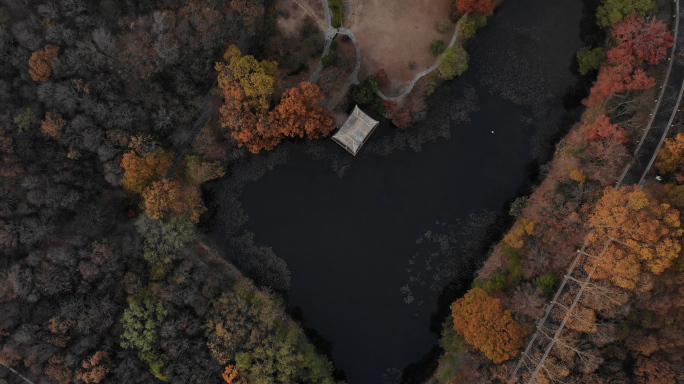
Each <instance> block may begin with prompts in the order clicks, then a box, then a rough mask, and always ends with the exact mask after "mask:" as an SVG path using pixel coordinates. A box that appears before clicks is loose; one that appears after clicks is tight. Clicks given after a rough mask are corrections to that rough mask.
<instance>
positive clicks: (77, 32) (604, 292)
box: [0, 0, 684, 384]
mask: <svg viewBox="0 0 684 384" xmlns="http://www.w3.org/2000/svg"><path fill="white" fill-rule="evenodd" d="M499 3H500V1H495V0H455V1H453V5H454V11H453V14H452V15H451V19H452V21H454V22H457V25H456V27H457V28H458V31H459V33H460V35H461V36H462V39H461V40H459V44H457V45H455V46H454V47H453V48H452V49H447V50H446V52H444V55H442V56H441V57H440V58H439V59H438V60H439V62H440V64H441V67H440V70H439V73H440V76H441V78H442V79H447V80H448V79H451V78H453V77H455V76H458V75H460V74H461V73H463V71H465V70H466V69H467V61H468V56H467V53H466V52H465V50H464V49H463V47H462V44H461V43H462V41H463V40H465V39H467V38H468V37H470V36H472V35H473V34H474V33H475V31H476V30H477V29H478V28H480V27H482V26H484V24H485V23H486V20H487V19H486V15H489V14H491V13H492V12H493V11H494V9H495V7H496V6H497V5H498V4H499ZM0 4H1V7H0V159H1V161H0V252H2V253H1V255H2V259H1V260H0V262H1V263H0V312H1V314H0V365H2V366H3V367H2V368H0V384H4V383H20V382H31V383H72V382H74V383H143V382H144V383H149V382H173V383H295V382H296V383H335V382H338V383H341V382H342V380H344V375H343V373H341V372H339V371H335V370H334V369H333V368H334V367H333V364H332V362H331V361H330V356H328V353H329V350H326V349H325V348H317V347H315V346H314V345H313V344H312V343H311V342H310V341H309V340H308V339H307V337H306V335H305V332H304V330H303V329H302V328H301V326H300V325H298V324H297V323H296V322H295V321H293V320H292V319H291V317H290V316H289V315H288V314H287V312H286V310H285V307H286V304H285V303H284V301H283V298H282V297H283V296H282V295H281V293H283V292H285V291H287V288H288V286H289V274H288V271H287V267H286V266H285V265H284V263H283V261H282V260H281V259H278V258H277V257H275V256H274V255H273V254H272V252H271V251H270V250H268V249H266V248H263V247H261V248H260V247H255V246H254V244H253V241H252V238H251V237H250V236H249V235H245V236H243V237H241V238H239V239H238V240H236V241H235V242H234V246H235V249H233V250H229V252H230V253H231V254H232V255H233V257H232V259H233V260H231V261H235V265H233V264H231V263H230V262H229V261H227V260H225V259H224V258H223V257H221V256H220V255H219V254H218V252H216V251H215V250H214V249H212V247H211V245H210V244H209V243H210V241H208V239H207V237H206V236H205V235H204V234H203V233H202V231H201V230H200V229H199V228H200V227H199V225H201V224H202V223H203V222H206V221H208V219H209V217H208V216H209V215H210V214H211V209H208V208H207V207H205V201H204V199H203V197H202V192H203V189H202V184H203V183H205V182H207V181H210V180H214V179H217V178H220V177H231V175H230V172H231V165H232V164H234V163H235V162H239V161H241V160H242V159H244V158H245V157H247V156H261V155H263V153H264V152H265V151H269V150H271V149H273V148H274V147H275V146H276V145H278V144H279V143H281V142H282V141H283V140H286V139H295V140H296V139H303V138H306V139H316V138H320V137H324V136H327V135H328V134H330V133H331V132H332V130H333V129H334V128H335V122H334V120H333V118H332V117H331V111H330V110H328V109H327V108H325V107H323V106H321V105H322V104H323V103H321V102H322V101H323V100H324V99H325V98H326V97H327V96H329V91H330V89H328V88H331V87H332V86H331V85H330V84H333V83H334V81H332V80H330V81H329V83H330V84H328V85H327V86H325V85H324V84H325V81H324V82H323V83H322V84H321V88H323V89H321V88H319V85H316V84H311V83H308V82H300V81H295V79H294V77H293V76H296V74H297V73H299V72H298V71H299V69H300V68H302V66H303V65H304V62H305V61H306V60H308V59H310V58H313V57H316V56H318V55H321V53H322V52H323V48H322V46H323V44H324V41H323V38H322V36H321V33H320V31H318V29H317V27H315V26H313V22H311V21H306V22H305V23H304V24H305V25H304V27H303V28H302V29H301V31H299V32H298V33H300V36H299V37H300V39H286V38H284V37H283V36H280V35H279V33H278V32H277V31H276V30H275V28H274V19H275V17H276V12H275V9H274V7H273V4H270V3H269V2H262V1H260V0H232V1H225V0H162V1H156V0H155V1H152V0H143V1H132V0H102V1H85V0H61V1H59V2H49V1H45V2H34V1H22V0H0ZM596 5H597V9H596V13H595V15H592V18H593V22H594V23H595V24H596V26H597V28H600V29H601V31H603V32H602V33H604V34H605V37H606V38H605V39H601V40H600V41H598V40H595V41H587V43H588V46H587V47H586V48H583V49H582V50H580V51H579V52H578V53H577V66H578V70H579V72H580V73H582V74H583V75H584V76H586V77H585V79H591V80H590V81H591V82H592V84H593V86H592V87H591V89H590V91H589V94H588V96H587V97H586V98H585V99H584V101H583V103H584V105H585V106H586V111H585V112H584V114H583V115H582V119H581V121H580V122H579V123H577V124H576V125H575V126H574V127H573V128H572V129H571V130H570V131H569V132H568V133H567V136H565V137H564V138H563V139H562V140H561V141H560V142H559V143H558V144H557V146H556V151H555V154H554V158H553V161H552V162H550V163H549V164H547V165H545V166H543V167H542V177H543V181H541V183H540V184H539V185H538V186H537V187H536V188H535V190H534V191H533V193H531V194H530V195H529V196H521V197H518V198H517V199H516V200H515V201H514V203H513V204H512V205H511V208H510V215H511V216H514V217H515V218H516V219H515V222H514V224H513V226H512V228H511V229H510V230H509V231H507V232H506V233H505V235H504V236H503V239H502V240H501V241H500V242H499V243H498V244H497V245H496V246H495V247H494V248H493V249H492V250H491V252H490V253H489V255H488V258H487V260H486V262H485V263H484V264H483V265H482V267H481V269H480V270H479V271H478V274H477V278H476V279H475V281H474V282H473V284H472V287H471V288H470V289H469V290H468V291H467V292H466V293H465V294H464V295H463V297H462V298H459V299H458V300H456V301H455V302H454V303H453V305H452V306H451V316H450V317H449V318H448V319H447V321H445V323H444V326H443V332H442V339H441V342H440V347H441V349H442V351H443V354H442V357H441V358H440V359H439V366H438V367H437V368H436V372H435V374H434V376H433V378H432V379H431V382H435V383H441V382H445V383H446V382H460V383H492V382H505V381H506V380H508V378H509V377H510V374H511V372H512V370H513V368H514V367H515V364H516V363H517V358H519V356H520V352H521V350H522V349H523V348H524V346H525V344H526V342H527V340H529V336H530V335H531V334H532V333H533V332H534V330H535V319H537V318H538V317H539V316H540V315H542V314H543V312H544V311H543V308H544V305H545V304H546V303H547V302H548V301H549V300H550V299H551V298H552V297H553V294H554V293H555V290H556V288H557V287H558V284H559V281H560V277H561V276H562V275H563V274H565V273H566V271H567V267H568V265H569V264H570V263H571V261H572V260H573V258H574V257H575V254H576V253H577V252H576V250H577V249H578V248H580V247H582V245H586V246H587V248H586V249H587V250H588V252H590V253H593V254H600V255H601V258H600V261H598V262H596V264H591V265H590V264H587V265H586V266H585V268H587V269H591V270H592V273H593V274H594V279H593V280H592V283H591V286H590V287H589V288H585V291H584V293H583V294H582V295H581V296H580V297H581V300H580V301H579V302H578V305H577V306H574V307H573V310H572V311H571V315H572V316H571V319H570V321H568V322H567V324H566V326H565V329H564V331H563V333H562V334H561V337H560V338H559V339H558V342H557V343H556V344H555V346H554V348H553V349H552V351H551V354H550V355H549V356H548V358H547V360H546V364H545V365H544V369H543V370H542V371H541V373H540V374H539V375H538V376H537V377H535V379H536V380H537V381H539V382H540V383H546V382H549V383H551V382H566V383H633V382H636V383H663V384H665V383H678V382H684V364H683V363H682V357H683V356H684V354H683V352H684V328H683V327H684V319H683V317H684V310H683V308H684V302H682V300H681V299H680V297H681V295H682V293H683V292H684V279H682V277H684V274H682V271H684V262H682V258H681V253H682V246H681V242H682V234H683V232H684V230H683V229H682V227H681V223H680V210H681V209H684V186H682V185H681V184H682V183H684V162H683V159H684V136H683V135H682V134H679V133H678V131H679V130H680V129H681V122H679V121H676V122H675V123H676V124H675V127H674V128H673V129H672V130H671V132H672V134H671V137H670V138H668V139H667V140H666V141H665V143H664V145H663V147H662V149H661V150H660V152H659V157H658V160H657V161H656V163H655V165H654V169H653V171H652V172H653V176H655V175H658V176H659V178H660V179H662V180H660V181H653V180H651V182H649V183H647V185H646V187H645V188H643V189H640V188H636V187H623V188H620V189H615V188H613V186H614V184H615V182H616V181H617V180H618V178H619V177H620V175H621V173H622V170H623V169H624V167H625V166H626V164H627V163H628V161H629V160H630V155H629V154H630V153H631V152H632V151H633V150H634V148H635V147H636V145H638V142H637V140H639V138H640V137H641V132H642V129H643V128H644V126H645V125H646V124H647V123H648V121H649V113H652V110H651V108H652V103H653V100H654V99H656V97H657V94H658V84H659V82H661V81H662V77H663V75H664V73H665V71H666V70H667V64H666V63H667V60H666V58H667V57H668V48H670V47H671V46H672V44H673V37H672V34H671V33H670V31H671V30H672V25H670V24H671V23H672V18H671V17H670V16H669V15H671V9H670V7H672V4H671V3H670V2H667V1H662V2H660V3H656V2H654V1H652V0H604V1H602V2H597V4H596ZM463 14H467V15H468V16H467V17H464V18H461V16H462V15H463ZM335 41H336V40H335ZM442 48H444V47H442ZM434 50H435V52H437V51H440V49H439V47H435V48H434ZM335 54H336V53H335V52H333V53H332V54H331V55H332V56H330V58H329V59H326V60H328V61H335V60H334V59H335V57H334V56H335ZM675 60H681V58H679V57H676V58H675ZM333 67H334V66H333ZM333 69H334V68H333ZM335 70H336V71H337V72H340V71H341V70H340V69H339V68H338V69H335ZM330 71H332V69H331V70H330ZM338 77H339V76H338ZM324 79H325V76H324ZM438 80H439V79H438V78H437V76H436V75H435V76H428V77H426V78H425V79H424V80H423V81H422V82H421V83H420V84H419V86H417V87H416V88H415V91H413V92H412V93H411V94H409V95H408V96H407V98H406V99H405V100H404V102H403V103H402V104H401V105H397V104H395V103H392V102H390V103H385V102H382V101H381V100H380V99H379V98H378V97H377V96H376V91H377V90H378V89H379V87H380V86H381V84H382V83H383V82H385V81H387V79H386V78H385V75H384V74H383V73H382V72H379V73H377V74H374V75H371V76H369V77H368V78H367V79H365V80H364V81H362V82H361V83H360V84H358V85H354V86H352V87H351V88H350V90H349V93H348V95H347V98H346V100H345V101H344V102H343V108H344V106H345V105H346V106H349V105H352V104H354V103H358V104H361V105H365V106H370V107H372V108H374V109H376V110H377V111H378V112H381V113H382V114H384V115H385V117H388V118H390V119H392V121H393V123H394V125H395V126H397V127H400V128H406V127H408V126H409V125H410V124H411V122H412V121H415V120H420V119H421V118H422V117H424V114H425V108H426V106H425V97H427V96H429V94H430V93H431V92H432V91H434V87H435V86H437V84H438ZM319 83H320V82H319ZM332 88H334V87H332ZM236 215H238V213H236ZM236 220H237V219H236ZM446 241H448V240H446ZM445 276H451V275H450V274H449V273H448V272H445ZM552 315H553V316H564V315H565V314H564V313H563V314H557V313H554V314H552ZM309 335H310V333H309ZM526 379H529V377H528V378H526Z"/></svg>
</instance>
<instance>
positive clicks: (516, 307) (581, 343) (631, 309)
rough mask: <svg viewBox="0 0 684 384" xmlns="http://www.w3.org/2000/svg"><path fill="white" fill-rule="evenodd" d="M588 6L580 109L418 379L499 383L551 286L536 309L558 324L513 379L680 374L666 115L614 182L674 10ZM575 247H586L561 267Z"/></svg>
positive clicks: (653, 88) (672, 143)
mask: <svg viewBox="0 0 684 384" xmlns="http://www.w3.org/2000/svg"><path fill="white" fill-rule="evenodd" d="M671 7H672V8H671ZM594 11H595V14H593V15H592V16H594V17H593V22H594V23H595V24H596V25H597V26H598V27H600V28H601V30H602V31H605V34H606V38H605V41H597V40H596V39H593V40H591V39H588V40H589V41H585V42H586V43H587V44H588V45H587V47H585V48H583V49H581V50H580V51H579V52H578V53H577V64H578V70H579V72H580V73H581V74H583V75H585V76H588V77H590V78H593V79H594V81H593V85H592V87H591V89H590V91H589V94H588V96H587V97H586V98H585V99H584V100H583V104H584V105H585V106H586V110H585V112H584V114H583V115H582V118H581V121H580V122H578V123H577V124H575V125H574V126H573V127H572V129H571V130H570V131H569V132H568V133H567V135H566V136H565V137H564V138H563V139H562V140H561V141H560V142H559V143H558V144H557V145H556V150H555V153H554V158H553V160H552V162H550V163H549V164H548V165H547V166H545V167H544V168H543V169H542V172H543V176H544V179H543V181H542V182H541V183H540V184H539V185H538V186H537V187H536V188H535V189H534V191H533V192H532V193H531V194H530V195H529V196H520V197H518V198H517V199H516V200H515V201H514V202H513V204H512V205H511V207H510V215H511V216H515V217H516V218H517V219H516V221H515V224H514V225H513V227H512V228H511V229H510V230H509V231H508V232H507V233H506V234H505V236H503V239H502V240H501V241H500V242H499V243H498V244H496V245H495V247H494V248H493V250H492V251H491V253H490V254H489V256H488V258H487V259H486V261H485V262H484V264H483V265H482V267H481V268H480V270H479V271H478V273H477V278H476V279H475V281H474V282H473V285H472V287H471V288H470V290H468V291H467V293H465V295H464V296H463V297H462V298H460V299H458V300H456V301H455V302H454V303H453V304H452V306H451V315H452V316H450V318H449V319H448V320H447V321H445V323H444V326H443V332H442V339H441V342H440V345H441V347H442V348H443V350H444V353H443V355H442V357H441V358H440V360H439V366H438V368H437V371H436V373H435V375H434V376H433V378H432V379H431V380H430V382H434V383H438V382H439V383H442V382H459V383H492V382H508V381H509V380H510V379H511V374H512V373H513V372H514V369H515V368H516V365H517V364H518V361H519V360H520V359H522V358H523V357H522V356H521V352H522V350H523V349H524V348H525V346H526V345H527V343H528V341H529V340H530V338H531V336H532V335H533V334H534V333H535V331H537V332H538V333H541V334H544V332H551V331H554V332H555V328H553V329H551V328H548V327H546V325H545V324H542V325H539V323H536V320H537V319H539V318H540V317H542V316H543V315H544V313H545V311H546V308H547V305H548V304H549V302H550V300H552V299H555V300H556V303H555V304H554V305H555V307H554V309H553V310H551V312H550V313H549V319H550V320H549V321H550V322H556V323H560V322H561V321H562V324H563V325H564V326H563V327H561V329H562V331H560V332H559V333H558V334H556V337H555V338H554V343H553V344H552V347H551V349H550V353H549V354H548V355H547V356H543V354H542V353H538V352H537V350H535V349H534V348H533V349H531V350H530V354H529V355H526V356H524V364H528V366H532V369H529V370H527V369H526V367H525V366H524V367H523V370H522V371H521V372H523V374H522V375H518V376H515V379H516V380H519V382H530V381H531V382H538V383H560V382H562V383H644V384H645V383H661V384H665V383H671V384H675V383H681V382H684V365H683V364H682V356H683V355H682V353H683V352H684V338H683V335H684V333H683V332H682V331H683V330H684V329H683V328H682V325H683V324H684V322H683V321H682V316H683V315H684V311H682V308H684V306H683V304H682V302H681V295H682V292H684V291H683V290H684V285H683V284H684V280H682V277H683V276H684V274H682V271H683V266H684V264H682V257H681V254H682V245H681V244H682V234H683V233H684V230H683V229H682V225H681V222H680V214H681V210H682V209H684V205H683V200H682V188H683V187H682V186H681V185H680V184H681V182H682V181H683V180H684V178H682V176H681V172H682V166H683V165H684V163H682V159H683V157H682V156H683V155H684V152H683V148H684V136H682V134H681V133H678V132H680V131H681V128H682V125H681V120H680V119H679V118H677V119H675V121H674V125H673V126H672V128H671V130H670V138H668V139H666V140H665V142H664V144H663V147H662V148H661V149H660V150H659V152H658V157H657V160H656V162H655V164H654V166H653V168H652V169H651V174H650V176H649V177H648V178H647V181H646V183H645V185H644V187H643V188H639V187H635V186H620V187H619V188H617V189H616V188H615V184H616V182H617V181H618V180H619V179H620V176H621V175H622V173H623V169H625V167H626V166H627V165H628V163H629V162H630V161H631V156H630V154H631V153H632V152H634V149H635V148H636V147H637V146H638V145H639V140H640V139H642V134H643V129H644V128H645V127H646V126H647V125H648V124H649V120H650V115H651V114H652V113H653V109H652V108H653V100H654V99H655V100H657V98H658V94H659V87H658V86H657V85H658V84H659V83H660V84H661V85H662V79H663V77H664V75H665V73H666V72H667V71H668V60H670V59H669V57H668V56H669V52H668V48H670V47H672V45H673V36H672V33H671V31H673V26H674V22H673V19H672V16H671V15H672V14H673V12H674V9H673V5H672V3H668V2H659V3H656V2H654V1H651V0H635V1H631V0H630V1H622V0H605V1H602V2H596V7H595V9H594ZM596 36H597V34H594V37H596ZM598 36H600V34H598ZM666 58H667V59H666ZM674 60H681V57H679V56H675V57H674ZM656 176H657V178H656ZM583 246H584V247H583ZM580 250H581V251H582V252H580ZM578 253H581V254H583V255H584V254H586V255H587V256H586V257H584V258H581V257H578V260H583V261H581V262H580V264H578V265H577V266H576V267H575V268H576V269H572V270H570V271H568V267H569V266H570V265H571V263H572V262H573V260H575V258H576V257H577V255H578ZM576 270H581V271H584V272H587V273H589V276H591V280H590V282H589V283H586V284H584V283H582V284H570V285H569V288H568V286H566V287H564V288H563V290H562V291H560V292H562V295H563V296H561V297H557V296H556V297H555V298H554V295H555V294H556V290H557V289H558V288H559V285H560V282H561V280H563V276H564V275H566V274H568V275H569V276H570V277H571V278H572V276H573V271H576ZM582 281H584V280H582ZM574 298H577V299H576V300H574V301H573V299H574ZM568 300H569V301H568ZM566 303H572V305H567V304H566ZM553 336H554V335H553V334H551V335H550V336H548V337H550V338H553ZM542 337H544V336H542ZM542 358H544V360H543V361H542V360H541V359H542ZM538 362H542V363H541V364H539V367H540V369H539V370H538V371H536V372H537V373H536V375H535V376H531V375H530V372H535V370H534V368H535V367H536V365H535V364H537V363H538Z"/></svg>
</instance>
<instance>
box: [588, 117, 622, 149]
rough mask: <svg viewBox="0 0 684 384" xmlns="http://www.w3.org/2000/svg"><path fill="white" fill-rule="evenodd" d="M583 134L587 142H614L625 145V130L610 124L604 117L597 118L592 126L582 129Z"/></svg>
mask: <svg viewBox="0 0 684 384" xmlns="http://www.w3.org/2000/svg"><path fill="white" fill-rule="evenodd" d="M584 134H585V137H586V138H587V140H589V141H592V140H615V141H618V142H622V143H626V142H627V138H626V137H625V130H624V129H622V128H620V127H619V126H618V125H617V124H611V123H610V119H609V118H608V116H606V115H601V116H599V117H598V118H597V119H596V120H594V122H593V123H592V124H589V125H587V126H586V127H585V128H584Z"/></svg>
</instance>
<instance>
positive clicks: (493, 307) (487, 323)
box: [451, 288, 525, 364]
mask: <svg viewBox="0 0 684 384" xmlns="http://www.w3.org/2000/svg"><path fill="white" fill-rule="evenodd" d="M451 313H452V316H453V320H454V330H455V331H456V332H457V333H459V334H461V335H463V336H464V337H465V339H466V341H467V342H468V343H470V344H472V345H473V346H475V348H477V349H479V350H480V351H482V352H484V354H485V356H487V357H488V358H489V359H491V360H492V361H493V362H494V363H497V364H499V363H501V362H503V361H505V360H508V359H510V358H513V357H515V356H516V355H517V354H518V352H519V351H518V350H519V349H520V348H521V347H522V345H523V336H524V335H525V330H524V329H523V328H522V327H521V326H520V324H518V323H517V322H516V321H515V320H513V316H512V315H511V311H509V310H505V311H504V310H503V309H502V308H501V300H499V299H495V298H493V297H490V296H489V295H487V292H485V291H484V290H483V289H481V288H473V289H471V290H470V291H468V293H466V294H465V295H464V296H463V297H462V298H461V299H459V300H457V301H456V302H455V303H454V304H453V305H452V306H451Z"/></svg>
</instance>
